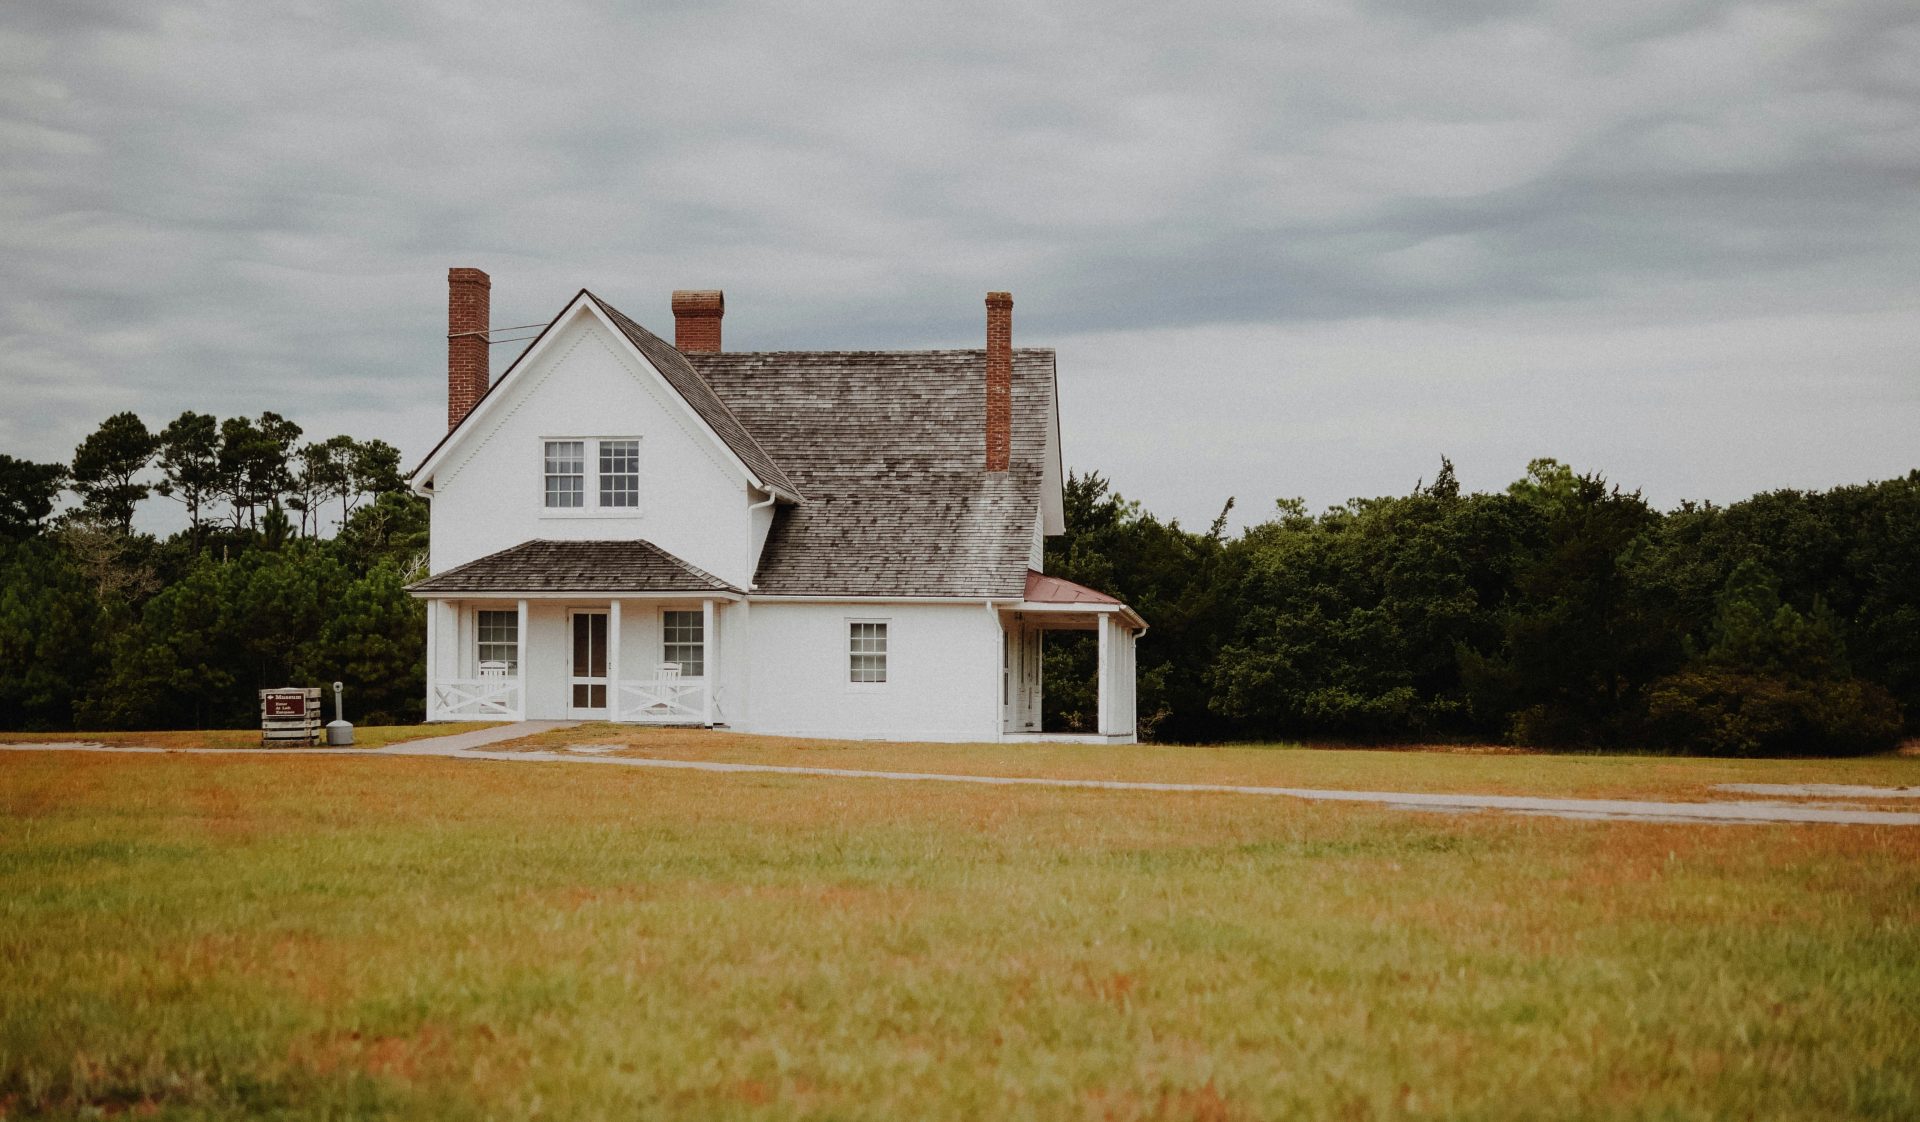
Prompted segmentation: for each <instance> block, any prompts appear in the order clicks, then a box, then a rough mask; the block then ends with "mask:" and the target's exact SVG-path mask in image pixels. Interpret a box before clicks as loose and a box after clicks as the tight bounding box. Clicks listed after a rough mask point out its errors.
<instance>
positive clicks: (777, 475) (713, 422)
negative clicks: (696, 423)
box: [408, 288, 802, 501]
mask: <svg viewBox="0 0 1920 1122" xmlns="http://www.w3.org/2000/svg"><path fill="white" fill-rule="evenodd" d="M583 299H584V300H587V301H589V302H591V303H592V305H593V306H594V308H595V309H597V310H598V311H599V312H600V314H601V315H603V316H605V317H606V318H607V321H608V322H609V323H611V324H613V326H614V328H615V329H616V330H618V331H619V332H620V333H621V335H623V336H624V337H625V338H626V340H627V342H629V343H631V344H632V345H633V347H634V349H635V350H637V351H639V352H640V353H641V355H642V356H643V357H645V358H646V360H647V362H648V363H650V364H651V365H652V366H653V368H654V369H655V370H658V371H659V372H660V376H661V377H662V378H663V379H665V380H666V383H667V385H668V386H670V387H672V389H673V391H674V392H675V393H677V394H679V395H680V398H681V400H683V401H685V402H686V403H687V406H688V407H689V408H690V409H692V410H693V412H694V413H695V414H696V415H697V416H698V417H699V418H700V420H701V421H702V422H704V423H705V424H706V426H707V428H708V429H709V430H710V431H712V433H713V435H714V436H715V437H717V438H718V439H719V440H720V442H721V443H722V444H724V445H726V447H727V450H728V451H730V452H732V453H733V455H734V456H735V457H736V458H738V459H739V461H740V463H741V465H742V466H744V467H745V468H746V469H747V471H748V472H749V473H750V474H751V475H753V477H754V478H755V479H756V480H758V481H759V482H760V483H762V484H764V485H766V486H768V487H772V488H774V489H775V490H777V491H779V492H781V493H782V494H783V495H784V496H785V497H786V498H788V499H790V500H794V501H799V500H800V499H801V497H802V496H801V494H800V492H799V491H798V490H797V489H796V488H795V487H794V486H793V481H792V480H790V479H788V478H787V474H786V473H785V472H784V471H781V470H780V465H779V464H777V463H775V462H774V461H773V458H772V457H771V456H769V455H767V453H766V450H765V449H764V448H762V447H761V446H760V444H759V442H758V441H756V440H754V438H753V434H752V433H750V432H748V431H747V429H746V426H744V425H742V424H741V423H740V419H739V418H738V417H736V416H734V414H733V412H732V411H731V410H730V409H728V408H727V404H726V402H724V401H722V400H721V399H720V398H719V397H717V396H716V395H715V394H714V392H713V390H712V388H711V387H709V386H708V385H707V383H706V382H705V381H704V380H702V379H701V378H700V376H699V375H697V374H695V373H694V372H693V368H692V367H691V366H689V365H688V364H687V359H686V356H684V355H682V354H681V353H680V352H679V351H678V350H676V349H674V347H672V346H671V345H670V344H668V343H667V342H666V340H664V339H661V338H660V337H659V336H657V335H655V334H654V333H653V332H651V331H648V330H647V329H646V328H644V327H641V326H640V325H639V324H637V323H635V322H634V321H633V320H632V319H630V318H628V317H627V316H626V314H625V313H623V312H621V311H620V310H619V309H618V308H615V307H614V306H613V305H611V304H609V303H607V302H606V301H604V300H602V299H600V298H599V297H598V296H595V295H594V294H593V293H592V292H589V291H588V290H586V289H584V288H583V289H581V290H580V291H579V292H578V293H577V294H576V295H575V296H574V298H573V299H572V300H569V301H567V306H566V307H565V308H562V309H561V310H560V314H559V315H556V316H554V317H553V319H551V320H549V321H548V322H547V325H546V326H545V327H543V328H541V329H540V333H539V334H538V335H536V336H534V339H533V342H532V343H531V344H529V345H528V346H527V349H526V350H524V351H521V352H520V357H518V358H516V359H514V360H513V364H512V365H511V366H508V367H507V369H506V372H505V373H503V374H501V375H500V376H499V377H498V378H495V379H494V380H493V384H492V385H490V386H488V387H487V392H486V393H483V394H481V395H480V400H479V401H477V402H475V403H474V406H473V408H472V409H469V410H468V411H467V415H466V416H465V417H462V418H461V419H460V423H459V424H457V425H455V426H453V428H451V429H449V430H448V431H447V434H446V435H445V436H443V437H441V438H440V441H439V443H437V444H435V445H434V446H433V450H432V451H430V452H428V453H427V455H426V457H425V458H424V459H423V460H421V461H420V466H418V467H416V468H414V469H413V471H412V472H410V473H408V478H413V477H414V476H418V475H419V474H420V473H421V472H423V471H424V470H426V468H427V466H428V465H429V464H432V463H433V462H434V459H435V458H436V457H438V456H439V454H440V450H441V449H443V448H445V447H446V446H447V445H448V444H449V443H450V442H452V440H453V438H454V437H455V436H456V435H457V434H458V433H459V432H460V431H461V430H462V429H465V428H466V427H467V425H468V423H469V422H471V421H473V419H474V418H475V417H477V416H479V415H480V413H481V412H482V406H484V405H486V404H487V402H488V399H489V398H491V397H493V395H494V394H495V393H496V392H497V391H499V389H500V387H501V386H504V385H506V384H507V382H508V381H509V380H511V379H512V378H513V375H514V373H515V372H516V371H518V370H519V369H520V366H521V363H523V362H525V361H526V359H527V356H528V355H531V354H533V353H534V352H535V351H536V350H538V349H539V347H540V344H541V343H542V342H543V341H544V340H545V339H546V337H547V333H548V332H549V331H552V330H553V328H554V325H555V324H557V323H559V322H560V320H561V319H562V318H564V317H565V316H566V314H567V312H568V311H570V310H571V309H572V308H573V307H574V305H576V304H578V303H579V302H580V301H581V300H583Z"/></svg>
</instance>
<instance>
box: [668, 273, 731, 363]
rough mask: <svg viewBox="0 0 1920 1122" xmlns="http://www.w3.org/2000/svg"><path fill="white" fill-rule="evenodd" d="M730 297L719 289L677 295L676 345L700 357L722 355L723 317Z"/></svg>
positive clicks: (674, 301) (674, 295) (674, 319)
mask: <svg viewBox="0 0 1920 1122" xmlns="http://www.w3.org/2000/svg"><path fill="white" fill-rule="evenodd" d="M726 314H727V298H726V296H725V294H723V293H722V292H721V291H720V290H719V289H717V288H714V289H703V290H700V291H697V292H695V291H686V290H682V291H679V292H676V293H674V294H673V345H674V346H676V347H678V348H680V349H681V350H683V351H692V352H695V353H699V354H718V353H720V317H721V316H723V315H726Z"/></svg>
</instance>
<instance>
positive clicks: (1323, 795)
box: [0, 721, 1920, 826]
mask: <svg viewBox="0 0 1920 1122" xmlns="http://www.w3.org/2000/svg"><path fill="white" fill-rule="evenodd" d="M577 723H578V722H572V721H522V722H520V723H518V724H512V725H503V726H500V727H498V728H491V729H481V730H479V731H477V732H464V733H458V734H455V735H452V736H435V737H429V738H427V739H425V740H413V741H408V742H406V743H402V744H391V745H388V746H386V747H384V748H372V749H369V748H279V749H271V750H268V751H266V752H265V753H264V754H268V755H273V756H283V755H300V754H305V755H352V756H439V757H442V758H446V759H456V760H494V761H503V762H510V763H571V764H607V765H611V766H614V767H641V768H665V769H671V770H677V771H702V772H715V773H721V774H729V775H739V774H773V775H802V776H824V777H830V778H835V779H881V780H891V781H895V782H902V781H905V782H915V783H974V784H982V785H985V786H990V787H1067V788H1078V789H1085V790H1099V791H1162V792H1172V793H1180V794H1224V795H1258V796H1269V797H1271V796H1279V797H1282V798H1291V799H1305V800H1309V801H1314V802H1346V803H1374V804H1379V805H1384V806H1389V807H1394V808H1397V809H1401V810H1425V811H1439V812H1456V813H1457V812H1463V811H1481V810H1499V811H1506V812H1508V813H1510V814H1529V815H1542V816H1546V817H1551V818H1586V819H1601V820H1613V821H1631V822H1696V823H1721V824H1752V823H1762V822H1819V823H1831V824H1836V825H1849V826H1920V812H1911V811H1898V810H1854V809H1850V808H1845V807H1835V806H1808V805H1806V804H1804V803H1782V802H1750V801H1731V802H1706V803H1674V802H1650V801H1644V800H1638V799H1559V798H1539V797H1535V796H1531V795H1475V794H1433V793H1430V792H1420V791H1339V790H1329V789H1326V788H1320V787H1255V786H1242V785H1238V784H1228V783H1148V782H1143V781H1130V780H1119V779H1064V778H1049V777H1043V776H1021V775H949V774H942V773H938V772H924V771H861V770H857V769H854V768H836V767H790V766H784V765H780V764H731V763H720V762H717V761H713V760H659V759H647V758H644V757H638V756H606V755H596V754H591V753H585V752H499V751H488V750H487V745H490V744H498V743H500V742H502V741H506V740H517V739H519V738H520V737H523V736H531V735H533V734H534V733H537V732H547V731H550V730H552V729H560V728H572V727H573V726H574V725H575V724H577ZM0 749H8V750H12V751H40V752H44V751H78V752H167V751H180V752H192V753H218V754H227V753H235V752H245V753H252V754H263V752H262V749H259V748H181V749H166V748H140V747H132V746H127V747H121V746H114V745H102V744H85V743H78V742H72V741H69V742H65V743H59V742H54V743H45V744H0ZM1781 793H1785V792H1784V791H1782V792H1781ZM1821 793H1822V794H1825V793H1827V792H1824V791H1823V792H1821Z"/></svg>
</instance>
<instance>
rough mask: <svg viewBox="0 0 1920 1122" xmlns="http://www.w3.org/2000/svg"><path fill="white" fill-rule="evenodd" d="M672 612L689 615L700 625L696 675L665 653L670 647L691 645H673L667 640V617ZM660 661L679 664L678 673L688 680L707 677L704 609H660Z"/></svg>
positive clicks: (689, 644) (687, 645)
mask: <svg viewBox="0 0 1920 1122" xmlns="http://www.w3.org/2000/svg"><path fill="white" fill-rule="evenodd" d="M672 612H681V613H683V614H685V615H690V616H692V617H693V618H694V622H696V623H698V624H699V625H700V673H698V674H695V673H692V672H690V671H689V670H688V669H687V664H686V663H684V662H681V661H680V660H679V659H676V658H674V657H673V656H672V655H670V654H668V653H667V648H668V647H670V646H677V647H690V646H692V645H693V644H692V643H674V642H672V641H671V640H669V639H668V638H667V616H668V614H669V613H672ZM660 661H661V662H662V663H667V662H674V663H679V666H680V673H681V675H682V676H684V677H688V678H704V677H706V675H707V620H706V611H705V610H704V609H702V608H661V609H660Z"/></svg>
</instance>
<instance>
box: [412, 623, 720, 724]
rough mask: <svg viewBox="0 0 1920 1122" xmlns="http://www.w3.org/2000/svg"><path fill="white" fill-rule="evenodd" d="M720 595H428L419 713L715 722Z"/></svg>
mask: <svg viewBox="0 0 1920 1122" xmlns="http://www.w3.org/2000/svg"><path fill="white" fill-rule="evenodd" d="M730 602H731V601H729V600H724V599H720V598H717V597H711V596H709V597H703V598H700V599H691V598H688V597H686V596H684V595H651V596H650V595H620V596H599V597H586V596H562V597H542V598H514V599H505V598H497V597H480V596H470V597H458V598H455V597H435V598H430V599H428V600H427V601H426V604H427V719H428V720H429V721H473V720H510V721H521V720H542V719H553V720H560V719H566V720H597V721H620V722H626V723H634V724H658V725H700V726H707V727H711V726H713V725H717V724H724V723H725V721H726V716H725V709H724V691H723V690H721V689H720V688H718V683H717V679H718V673H717V668H718V666H719V656H720V636H721V629H722V619H723V617H724V616H725V609H726V607H727V606H728V604H729V603H730Z"/></svg>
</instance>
